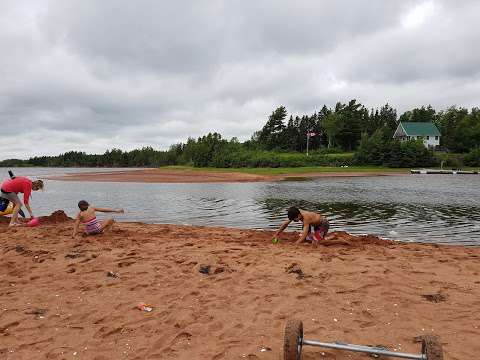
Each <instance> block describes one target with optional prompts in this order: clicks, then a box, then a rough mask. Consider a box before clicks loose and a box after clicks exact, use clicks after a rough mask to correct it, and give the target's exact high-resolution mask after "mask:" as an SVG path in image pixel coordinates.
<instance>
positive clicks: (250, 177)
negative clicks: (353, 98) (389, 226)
mask: <svg viewBox="0 0 480 360" xmlns="http://www.w3.org/2000/svg"><path fill="white" fill-rule="evenodd" d="M392 175H406V173H404V172H403V173H402V172H398V173H397V172H355V171H352V172H318V173H317V172H313V173H312V172H310V173H295V174H283V175H257V174H248V173H239V172H224V171H200V170H175V169H168V170H167V169H139V170H125V171H109V172H89V173H72V174H66V175H61V176H49V177H47V179H50V180H62V181H99V182H139V183H218V182H255V181H282V180H288V179H294V178H317V177H358V176H392Z"/></svg>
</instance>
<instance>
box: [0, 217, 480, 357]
mask: <svg viewBox="0 0 480 360" xmlns="http://www.w3.org/2000/svg"><path fill="white" fill-rule="evenodd" d="M41 221H42V226H40V227H37V228H13V229H12V228H8V227H7V226H6V224H7V219H6V218H4V219H2V221H0V244H1V245H0V246H1V248H0V252H1V261H0V358H1V359H12V360H13V359H95V360H106V359H138V360H140V359H185V360H187V359H215V360H218V359H271V360H273V359H275V360H278V359H280V358H281V349H282V343H283V327H284V324H285V320H286V319H288V318H297V319H301V320H303V322H304V329H305V334H306V338H307V339H313V340H320V341H337V340H338V341H344V342H354V343H359V344H374V345H377V344H381V345H386V346H388V347H389V348H391V349H396V350H397V351H403V352H413V353H418V352H419V351H420V344H419V343H416V342H415V341H414V338H415V337H416V336H419V335H424V334H429V333H433V334H436V335H439V336H440V337H441V339H442V342H443V345H444V349H445V354H446V359H449V360H471V359H476V358H477V355H478V354H479V353H480V342H479V341H478V339H479V338H480V329H479V326H480V314H479V309H480V277H479V272H480V265H479V259H480V248H466V247H460V246H458V247H455V246H434V245H421V244H397V243H393V242H388V241H383V240H380V239H378V238H376V237H374V236H364V237H362V236H359V237H355V236H351V235H349V234H346V233H343V232H337V233H334V236H333V240H332V242H330V243H329V245H330V246H319V247H318V249H316V250H314V249H312V248H311V246H306V245H302V246H295V245H293V244H292V241H293V240H294V239H295V235H294V234H292V233H290V234H286V235H285V236H283V237H282V238H281V241H280V243H279V244H277V245H273V244H271V242H270V239H271V236H272V233H271V232H266V231H250V230H238V229H226V228H204V227H187V226H174V225H145V224H140V223H120V224H117V225H116V226H115V228H114V229H113V231H112V232H111V233H110V234H105V235H99V236H94V237H78V238H77V239H72V238H71V237H70V234H71V231H72V221H71V220H69V219H67V218H66V216H65V215H64V214H63V213H62V212H57V213H55V214H54V215H52V216H51V217H44V218H41ZM206 265H210V271H209V274H208V275H207V274H202V273H200V272H199V269H200V267H202V266H206ZM109 271H112V272H114V273H117V274H118V277H117V278H115V277H110V276H107V272H109ZM139 302H145V303H147V304H150V305H152V306H153V308H154V309H153V311H152V312H151V313H147V312H142V311H140V310H138V309H137V304H138V303H139ZM262 350H263V351H262ZM322 352H323V354H324V355H321V354H322ZM303 359H305V360H313V359H328V360H332V359H353V360H355V359H371V358H370V357H368V356H366V355H362V354H355V353H346V352H339V351H333V350H321V349H316V348H309V347H305V348H304V357H303Z"/></svg>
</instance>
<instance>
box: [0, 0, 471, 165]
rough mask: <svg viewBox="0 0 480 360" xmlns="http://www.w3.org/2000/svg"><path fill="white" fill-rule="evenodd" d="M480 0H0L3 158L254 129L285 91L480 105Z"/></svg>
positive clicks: (368, 100) (306, 98)
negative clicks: (479, 16)
mask: <svg viewBox="0 0 480 360" xmlns="http://www.w3.org/2000/svg"><path fill="white" fill-rule="evenodd" d="M478 14H480V2H479V1H467V0H462V1H454V0H451V1H438V0H435V1H433V0H431V1H408V0H398V1H396V0H388V1H387V0H362V1H360V0H350V1H338V0H336V1H327V0H323V1H322V0H310V1H306V0H296V1H293V0H291V1H281V0H268V1H267V0H265V1H262V0H252V1H250V0H224V1H217V0H191V1H183V0H175V1H161V0H124V1H121V0H52V1H48V0H45V1H44V0H31V1H23V0H0V126H1V128H0V129H1V137H0V159H6V158H12V157H16V158H28V157H30V156H34V155H41V154H59V153H61V152H65V151H68V150H82V151H86V152H88V153H103V152H104V151H105V150H106V149H111V148H113V147H116V148H121V149H123V150H131V149H133V148H136V147H142V146H146V145H151V146H153V147H154V148H158V149H166V148H168V146H169V145H171V144H173V143H176V142H179V141H184V140H186V139H187V137H189V136H192V137H197V136H200V135H203V134H206V133H208V132H210V131H217V132H220V133H221V134H222V135H224V136H225V137H228V138H230V137H232V136H237V137H238V138H239V139H240V140H245V139H247V138H249V137H250V136H251V135H252V133H253V132H254V131H256V130H258V129H260V128H261V127H262V126H263V124H264V122H265V121H266V119H267V117H268V115H269V114H270V113H271V112H272V110H273V109H274V108H276V107H278V106H280V105H284V106H286V107H287V110H288V112H289V113H293V114H304V113H313V112H314V111H315V109H319V108H320V107H321V106H322V105H323V104H327V105H328V106H333V105H334V104H335V103H336V102H337V101H342V102H346V101H348V100H349V99H351V98H356V99H357V100H358V101H360V102H361V103H362V104H364V105H365V106H367V107H379V106H382V105H383V104H385V103H386V102H388V103H389V104H391V105H392V106H393V107H394V108H396V109H397V110H398V112H399V114H400V113H401V112H403V111H405V110H408V109H411V108H413V107H416V106H420V105H424V104H425V105H426V104H432V106H434V107H435V108H436V109H444V108H447V107H448V106H450V105H459V106H465V107H472V106H480V49H479V46H478V44H479V42H480V36H479V35H480V21H479V20H478Z"/></svg>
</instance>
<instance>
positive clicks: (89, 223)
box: [72, 200, 124, 238]
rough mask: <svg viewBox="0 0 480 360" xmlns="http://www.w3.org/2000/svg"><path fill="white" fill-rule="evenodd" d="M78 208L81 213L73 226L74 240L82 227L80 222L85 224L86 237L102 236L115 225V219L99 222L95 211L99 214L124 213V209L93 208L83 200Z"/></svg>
mask: <svg viewBox="0 0 480 360" xmlns="http://www.w3.org/2000/svg"><path fill="white" fill-rule="evenodd" d="M78 208H79V209H80V212H79V213H78V215H77V217H76V218H75V225H74V226H73V234H72V238H74V237H75V236H76V235H77V232H78V227H79V225H80V222H82V223H83V225H84V226H85V234H86V235H96V234H101V233H103V232H105V231H106V230H109V229H110V228H111V227H112V226H113V224H114V223H115V220H113V219H107V220H104V221H102V222H100V221H98V220H97V216H96V214H95V211H99V212H111V213H123V212H124V210H123V209H108V208H97V207H93V206H91V205H90V204H89V203H88V202H86V201H85V200H81V201H79V202H78Z"/></svg>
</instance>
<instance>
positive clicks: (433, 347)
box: [422, 335, 443, 360]
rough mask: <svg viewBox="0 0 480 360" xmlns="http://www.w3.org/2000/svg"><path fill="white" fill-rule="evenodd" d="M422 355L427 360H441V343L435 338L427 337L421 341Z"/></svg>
mask: <svg viewBox="0 0 480 360" xmlns="http://www.w3.org/2000/svg"><path fill="white" fill-rule="evenodd" d="M422 355H426V358H427V360H443V349H442V343H441V342H440V339H439V338H438V337H437V336H433V335H427V336H424V337H423V339H422Z"/></svg>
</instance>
